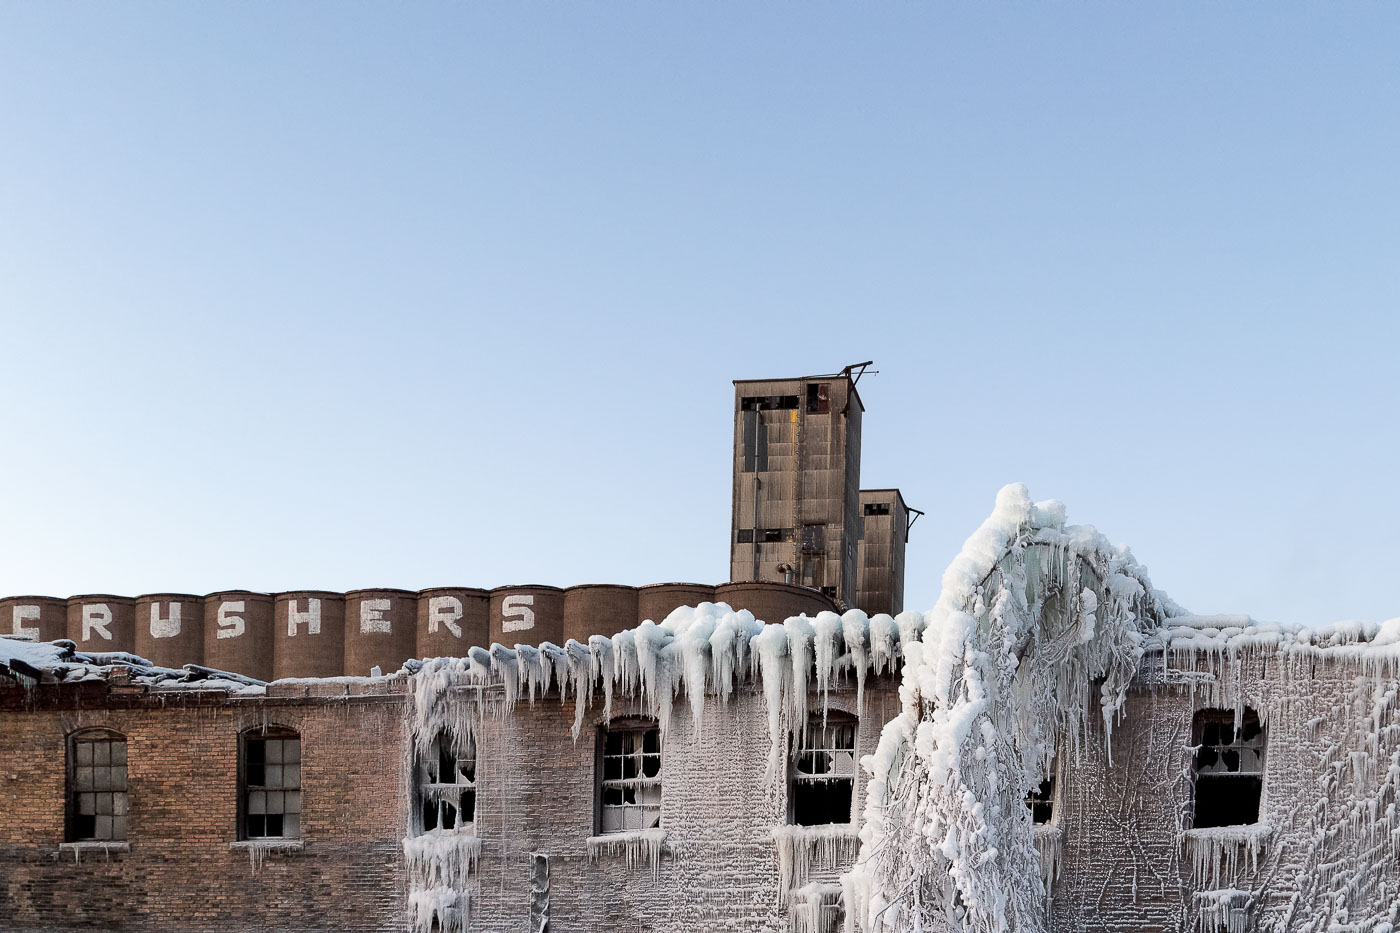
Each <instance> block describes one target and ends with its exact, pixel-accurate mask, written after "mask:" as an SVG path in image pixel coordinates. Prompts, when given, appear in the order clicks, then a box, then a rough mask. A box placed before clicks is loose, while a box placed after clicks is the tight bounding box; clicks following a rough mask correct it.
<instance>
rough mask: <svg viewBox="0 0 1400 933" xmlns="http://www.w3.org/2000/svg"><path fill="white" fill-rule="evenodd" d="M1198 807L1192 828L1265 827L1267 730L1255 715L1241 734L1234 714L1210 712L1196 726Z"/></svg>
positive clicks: (1245, 719)
mask: <svg viewBox="0 0 1400 933" xmlns="http://www.w3.org/2000/svg"><path fill="white" fill-rule="evenodd" d="M1192 731H1193V735H1194V738H1195V744H1196V759H1195V775H1196V806H1195V817H1194V819H1193V821H1192V825H1193V826H1194V827H1195V828H1197V829H1207V828H1209V827H1212V826H1245V825H1248V824H1250V823H1257V822H1259V801H1260V798H1261V797H1262V796H1263V792H1264V727H1263V725H1262V724H1261V723H1260V722H1259V715H1258V714H1257V713H1255V712H1254V710H1252V709H1246V710H1245V711H1244V715H1243V718H1242V720H1241V722H1240V726H1239V728H1238V729H1236V728H1235V714H1234V713H1233V712H1232V711H1231V710H1222V709H1205V710H1201V711H1200V712H1198V713H1197V714H1196V718H1195V722H1194V723H1193V730H1192Z"/></svg>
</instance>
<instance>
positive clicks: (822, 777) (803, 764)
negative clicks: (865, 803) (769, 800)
mask: <svg viewBox="0 0 1400 933" xmlns="http://www.w3.org/2000/svg"><path fill="white" fill-rule="evenodd" d="M791 773H792V776H791V779H790V781H789V782H788V802H789V805H788V821H789V822H791V823H795V824H796V825H798V826H819V825H822V824H825V823H849V822H850V821H851V799H852V797H853V796H854V794H855V786H856V719H855V717H854V716H849V715H846V714H845V713H836V712H830V713H827V715H826V721H825V722H824V723H823V722H822V717H821V716H820V715H813V716H810V717H808V719H807V728H806V731H805V732H804V734H803V737H802V747H801V748H796V749H793V757H792V768H791Z"/></svg>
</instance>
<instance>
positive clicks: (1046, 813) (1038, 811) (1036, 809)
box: [1026, 776, 1055, 825]
mask: <svg viewBox="0 0 1400 933" xmlns="http://www.w3.org/2000/svg"><path fill="white" fill-rule="evenodd" d="M1026 806H1028V807H1030V810H1031V822H1032V823H1035V824H1036V825H1040V824H1042V823H1048V822H1050V820H1051V819H1053V818H1054V816H1055V778H1054V777H1053V776H1051V777H1048V778H1046V779H1045V780H1043V781H1041V782H1040V786H1039V787H1037V788H1036V789H1035V790H1033V791H1031V792H1030V793H1029V794H1027V795H1026Z"/></svg>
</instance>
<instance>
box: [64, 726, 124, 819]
mask: <svg viewBox="0 0 1400 933" xmlns="http://www.w3.org/2000/svg"><path fill="white" fill-rule="evenodd" d="M126 806H127V785H126V739H125V738H123V737H122V736H121V735H119V734H117V733H115V732H106V731H92V732H86V733H81V734H79V735H77V736H74V737H73V739H72V740H71V741H70V742H69V745H68V820H67V831H66V832H65V834H64V835H65V837H66V838H67V840H68V841H69V842H112V841H120V840H123V839H125V838H126Z"/></svg>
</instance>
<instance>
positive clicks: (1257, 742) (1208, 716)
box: [1191, 706, 1269, 829]
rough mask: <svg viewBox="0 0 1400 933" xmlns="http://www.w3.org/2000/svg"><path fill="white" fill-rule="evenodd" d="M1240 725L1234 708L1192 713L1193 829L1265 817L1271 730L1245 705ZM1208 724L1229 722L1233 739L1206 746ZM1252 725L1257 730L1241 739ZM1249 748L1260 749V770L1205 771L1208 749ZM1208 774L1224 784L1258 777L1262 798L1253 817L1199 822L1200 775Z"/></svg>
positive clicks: (1211, 779)
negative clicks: (1203, 766) (1203, 765)
mask: <svg viewBox="0 0 1400 933" xmlns="http://www.w3.org/2000/svg"><path fill="white" fill-rule="evenodd" d="M1239 723H1240V727H1239V729H1236V728H1235V710H1233V709H1221V708H1217V707H1202V708H1201V709H1198V710H1196V711H1195V712H1194V713H1192V715H1191V828H1192V829H1214V828H1217V827H1221V826H1257V825H1259V824H1260V823H1261V822H1263V819H1264V791H1265V788H1266V783H1267V775H1268V764H1269V752H1268V748H1269V731H1268V729H1267V728H1266V727H1265V724H1264V720H1263V719H1262V718H1261V717H1260V715H1259V713H1258V712H1257V711H1256V710H1255V709H1254V708H1253V707H1249V706H1246V707H1244V708H1243V711H1242V712H1241V713H1240V717H1239ZM1207 725H1215V726H1216V727H1217V728H1219V727H1221V726H1222V725H1223V726H1227V727H1228V728H1229V729H1230V734H1231V741H1230V742H1215V743H1212V744H1211V745H1209V746H1207V744H1206V742H1205V738H1206V735H1205V732H1206V726H1207ZM1249 725H1254V726H1256V727H1257V729H1258V731H1257V732H1256V733H1255V734H1254V735H1253V736H1251V737H1250V738H1248V739H1242V738H1241V736H1240V734H1241V733H1242V732H1243V731H1244V730H1245V729H1246V727H1248V726H1249ZM1243 749H1250V750H1253V751H1256V752H1257V758H1258V762H1257V763H1258V768H1257V770H1243V768H1241V769H1240V770H1237V771H1229V770H1226V771H1202V753H1203V752H1206V751H1207V750H1209V751H1210V752H1212V753H1213V754H1215V755H1216V756H1217V758H1218V757H1221V756H1223V754H1224V753H1225V752H1229V751H1234V752H1236V753H1237V754H1238V752H1239V751H1240V750H1243ZM1202 775H1204V776H1206V777H1207V778H1208V780H1209V783H1212V784H1218V785H1220V786H1224V784H1225V783H1226V782H1229V781H1231V780H1239V781H1241V782H1243V781H1245V780H1250V779H1257V780H1258V783H1259V799H1258V800H1257V801H1256V802H1255V811H1254V819H1253V820H1252V821H1250V822H1248V823H1211V824H1209V825H1207V826H1201V825H1199V812H1200V807H1199V804H1200V788H1201V780H1200V779H1201V777H1202Z"/></svg>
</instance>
